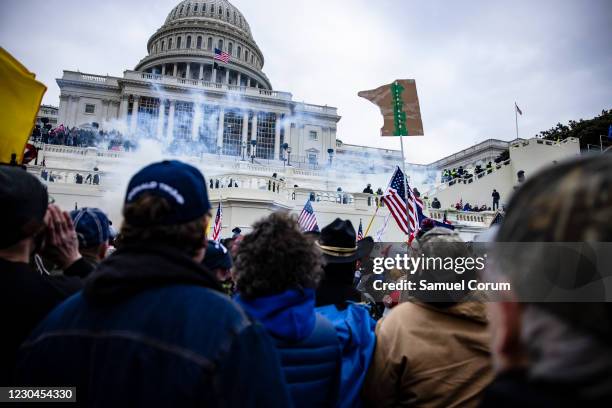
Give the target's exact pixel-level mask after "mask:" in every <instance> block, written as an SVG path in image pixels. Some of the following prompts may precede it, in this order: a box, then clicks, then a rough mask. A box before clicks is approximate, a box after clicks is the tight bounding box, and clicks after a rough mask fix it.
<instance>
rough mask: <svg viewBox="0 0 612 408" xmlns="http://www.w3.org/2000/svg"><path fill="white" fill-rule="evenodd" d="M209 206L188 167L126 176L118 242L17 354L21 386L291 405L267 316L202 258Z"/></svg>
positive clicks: (116, 398) (180, 401) (88, 396)
mask: <svg viewBox="0 0 612 408" xmlns="http://www.w3.org/2000/svg"><path fill="white" fill-rule="evenodd" d="M210 209H211V206H210V203H209V201H208V194H207V191H206V183H205V180H204V177H203V176H202V174H201V173H200V172H199V170H197V169H196V168H194V167H192V166H190V165H187V164H184V163H181V162H178V161H164V162H160V163H154V164H152V165H149V166H147V167H145V168H144V169H142V170H141V171H139V172H138V173H137V174H136V175H134V176H133V177H132V179H131V180H130V183H129V184H128V189H127V194H126V196H125V204H124V208H123V217H124V223H123V225H122V228H121V241H120V245H119V248H118V249H117V251H116V252H115V253H114V254H113V255H112V256H110V257H109V258H107V259H105V260H104V262H102V263H101V264H100V265H99V266H98V269H97V270H96V272H94V274H93V275H92V276H90V277H89V278H88V280H87V283H86V285H85V288H84V290H83V291H82V292H80V293H78V294H76V295H75V296H73V297H71V298H70V299H68V300H67V301H66V302H64V303H62V304H61V305H60V306H59V307H58V308H56V309H55V310H54V311H53V312H52V313H51V314H50V315H49V316H48V317H47V318H46V319H45V320H44V321H43V322H42V323H41V324H40V325H39V326H38V327H37V328H36V330H35V331H34V332H33V333H32V334H31V336H30V337H29V339H28V340H27V341H26V342H25V343H24V344H23V346H22V348H21V351H20V353H19V358H18V363H17V372H16V380H18V383H19V385H22V386H26V385H27V386H35V385H39V386H42V385H44V386H73V387H76V389H77V391H76V393H77V394H76V395H77V401H78V403H79V404H80V405H82V406H105V407H110V406H151V407H152V406H155V407H170V406H176V407H195V406H198V407H199V406H228V407H245V406H266V407H274V406H278V407H285V406H290V399H289V395H288V392H287V387H286V385H285V383H284V379H283V375H282V372H281V370H280V362H279V359H278V354H277V352H276V349H275V347H274V345H273V344H272V342H271V340H270V338H269V336H268V335H267V334H266V332H265V329H264V327H262V326H261V325H259V324H257V323H255V322H253V321H252V320H251V319H250V318H249V317H248V316H247V315H246V314H245V313H244V312H243V311H242V310H241V308H240V307H239V306H238V305H236V304H235V303H233V302H232V301H231V300H230V299H229V298H228V297H226V296H225V295H223V294H222V293H220V291H219V289H220V288H219V285H218V283H217V282H216V281H215V279H214V278H213V277H212V275H211V274H210V273H209V272H207V271H206V270H205V269H204V268H203V267H202V266H201V265H200V263H201V262H202V259H203V257H204V252H205V248H206V245H207V238H206V235H205V231H206V230H207V226H208V224H209V221H210V214H209V211H210Z"/></svg>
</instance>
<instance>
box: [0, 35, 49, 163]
mask: <svg viewBox="0 0 612 408" xmlns="http://www.w3.org/2000/svg"><path fill="white" fill-rule="evenodd" d="M46 90H47V87H46V86H44V85H43V84H41V83H40V82H38V81H37V80H36V79H35V75H34V74H33V73H31V72H29V71H28V70H27V69H26V68H25V67H24V66H23V65H21V64H20V63H19V61H17V60H16V59H15V58H13V56H12V55H11V54H9V53H8V52H6V50H5V49H4V48H2V47H0V163H9V162H10V161H11V155H13V154H15V155H16V160H17V163H21V161H22V160H23V151H24V149H25V145H26V143H27V141H28V138H29V137H30V133H31V132H32V128H33V127H34V121H35V120H36V112H38V108H39V106H40V102H41V101H42V97H43V95H44V93H45V91H46Z"/></svg>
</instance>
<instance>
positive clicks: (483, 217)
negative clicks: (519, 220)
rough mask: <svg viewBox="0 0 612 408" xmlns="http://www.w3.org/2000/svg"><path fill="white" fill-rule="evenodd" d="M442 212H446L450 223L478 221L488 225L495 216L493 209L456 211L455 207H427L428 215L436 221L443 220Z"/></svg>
mask: <svg viewBox="0 0 612 408" xmlns="http://www.w3.org/2000/svg"><path fill="white" fill-rule="evenodd" d="M444 214H446V219H447V220H448V221H450V222H451V223H453V224H455V223H457V222H459V223H466V222H469V223H480V224H485V225H486V226H488V225H489V224H491V222H492V221H493V218H495V214H496V212H495V211H479V212H473V211H458V210H455V209H447V210H442V209H429V217H430V218H433V219H434V220H436V221H442V220H444Z"/></svg>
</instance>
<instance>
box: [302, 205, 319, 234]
mask: <svg viewBox="0 0 612 408" xmlns="http://www.w3.org/2000/svg"><path fill="white" fill-rule="evenodd" d="M298 224H300V227H301V228H302V231H304V232H308V231H318V230H319V226H318V225H317V217H315V213H314V209H313V208H312V204H310V200H308V201H306V204H305V205H304V209H303V210H302V212H301V213H300V216H299V217H298Z"/></svg>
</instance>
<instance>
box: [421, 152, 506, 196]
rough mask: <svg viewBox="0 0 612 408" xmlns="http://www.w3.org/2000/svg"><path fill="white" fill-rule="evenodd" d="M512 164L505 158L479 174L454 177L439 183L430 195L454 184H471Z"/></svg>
mask: <svg viewBox="0 0 612 408" xmlns="http://www.w3.org/2000/svg"><path fill="white" fill-rule="evenodd" d="M509 164H510V159H507V160H504V161H503V162H500V163H496V164H495V165H494V166H493V167H491V168H484V169H482V171H481V172H480V173H478V174H476V173H474V174H470V175H469V176H468V177H458V178H455V179H452V180H450V181H446V182H444V183H442V184H440V185H438V186H437V187H436V188H435V189H434V190H432V191H430V192H428V195H429V196H434V195H435V194H436V193H438V192H440V191H442V190H445V189H446V188H448V187H451V186H454V185H455V184H471V183H473V182H474V181H476V180H478V179H481V178H483V177H485V176H486V175H488V174H492V173H495V172H496V171H497V170H499V169H501V168H502V167H504V166H507V165H509Z"/></svg>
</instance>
